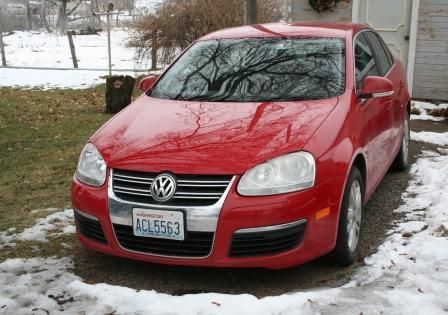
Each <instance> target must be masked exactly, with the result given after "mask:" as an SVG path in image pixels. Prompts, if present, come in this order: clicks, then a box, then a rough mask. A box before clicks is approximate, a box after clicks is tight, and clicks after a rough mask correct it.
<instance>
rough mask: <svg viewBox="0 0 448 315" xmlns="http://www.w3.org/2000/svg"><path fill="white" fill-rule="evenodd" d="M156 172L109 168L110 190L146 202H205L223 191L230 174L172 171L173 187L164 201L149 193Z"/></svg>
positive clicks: (210, 201) (198, 204) (208, 201)
mask: <svg viewBox="0 0 448 315" xmlns="http://www.w3.org/2000/svg"><path fill="white" fill-rule="evenodd" d="M158 175H159V174H158V173H147V172H137V171H125V170H113V172H112V190H113V192H114V193H115V195H116V196H117V197H119V198H120V199H122V200H124V201H128V202H135V203H138V204H148V205H169V206H180V207H182V206H209V205H213V204H215V203H217V202H218V200H219V199H220V198H221V196H222V195H223V193H224V192H225V191H226V189H227V187H228V185H229V183H230V181H231V180H232V176H228V175H179V174H174V177H175V178H176V183H177V191H176V193H175V194H174V196H173V197H172V198H171V199H170V200H168V201H166V202H157V201H155V200H154V199H153V198H152V197H151V191H150V188H151V183H152V182H153V181H154V178H156V177H157V176H158Z"/></svg>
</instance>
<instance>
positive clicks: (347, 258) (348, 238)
mask: <svg viewBox="0 0 448 315" xmlns="http://www.w3.org/2000/svg"><path fill="white" fill-rule="evenodd" d="M363 200H364V183H363V179H362V175H361V172H360V171H359V169H358V168H357V167H356V166H354V167H353V168H352V170H351V171H350V175H349V177H348V180H347V184H346V187H345V190H344V197H343V200H342V205H341V213H340V217H339V227H338V238H337V241H336V247H335V249H334V252H333V254H334V259H335V261H336V262H337V263H338V264H339V265H342V266H348V265H351V264H353V263H354V262H355V260H356V257H357V255H358V247H359V240H360V236H361V223H362V211H363Z"/></svg>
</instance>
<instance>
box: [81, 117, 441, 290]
mask: <svg viewBox="0 0 448 315" xmlns="http://www.w3.org/2000/svg"><path fill="white" fill-rule="evenodd" d="M411 127H412V129H413V130H414V131H421V130H427V131H436V132H443V131H447V130H448V124H447V123H446V122H442V123H433V122H427V121H412V123H411ZM434 148H435V147H434V146H432V145H429V144H423V143H417V142H412V143H411V156H412V163H413V162H414V161H415V159H416V157H418V156H419V155H420V153H421V151H422V150H427V149H434ZM408 180H409V173H408V172H404V173H395V172H389V173H388V174H387V175H386V177H385V178H384V179H383V181H382V183H381V184H380V186H379V187H378V189H377V190H376V192H375V194H374V195H373V197H372V198H371V200H369V202H368V204H367V206H366V208H365V212H364V222H363V229H364V230H363V235H362V241H361V248H360V255H359V259H358V262H357V263H356V264H355V265H354V266H352V267H349V268H343V267H338V266H336V265H335V264H333V263H332V261H331V258H330V257H323V258H320V259H317V260H315V261H312V262H309V263H307V264H304V265H301V266H297V267H293V268H289V269H285V270H265V269H218V268H197V267H175V266H163V265H156V264H148V263H142V262H136V261H131V260H126V259H121V258H115V257H110V256H106V255H103V254H99V253H96V252H93V251H90V250H87V249H84V248H83V247H82V246H81V245H80V244H79V243H76V246H75V248H74V249H73V252H74V253H73V254H74V260H75V272H76V274H78V275H79V276H81V277H83V278H84V279H85V281H87V282H91V283H101V282H106V283H109V284H114V285H121V286H127V287H131V288H135V289H146V290H156V291H157V292H161V293H169V294H174V295H183V294H189V293H200V292H218V293H230V294H242V293H250V294H254V295H256V296H258V297H263V296H268V295H278V294H282V293H287V292H292V291H298V290H306V289H309V288H316V287H336V286H339V285H341V284H343V283H345V282H346V281H348V280H349V278H350V275H352V273H353V272H354V271H355V270H356V269H357V268H359V267H360V266H362V265H363V259H364V258H365V257H366V256H369V255H371V254H372V253H374V252H375V251H376V249H377V247H378V246H379V245H380V244H381V243H382V241H383V239H384V238H385V236H386V233H387V231H388V230H389V229H390V227H391V224H392V221H393V220H395V219H399V218H400V215H399V214H394V213H393V210H394V209H396V208H397V207H398V206H399V205H400V203H401V195H402V193H403V192H404V191H405V189H406V186H407V183H408Z"/></svg>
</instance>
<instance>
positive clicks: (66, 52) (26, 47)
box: [4, 28, 150, 69]
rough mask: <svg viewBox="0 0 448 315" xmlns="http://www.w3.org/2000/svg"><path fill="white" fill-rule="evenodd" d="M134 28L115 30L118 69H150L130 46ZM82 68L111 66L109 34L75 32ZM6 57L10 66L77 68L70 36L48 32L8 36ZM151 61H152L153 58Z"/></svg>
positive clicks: (114, 54)
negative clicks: (109, 64) (137, 60)
mask: <svg viewBox="0 0 448 315" xmlns="http://www.w3.org/2000/svg"><path fill="white" fill-rule="evenodd" d="M129 36H130V30H128V29H124V28H114V29H112V31H111V47H112V67H115V68H118V69H135V68H138V69H146V68H148V67H149V65H150V63H144V64H141V65H140V64H137V63H136V62H135V60H136V59H135V57H136V50H135V48H132V47H127V43H128V41H129ZM73 41H74V43H75V50H76V56H77V59H78V66H79V68H92V69H107V68H108V56H107V33H106V32H105V31H103V32H101V33H99V35H75V36H74V37H73ZM4 42H5V45H6V47H5V50H6V60H7V62H8V65H9V66H27V67H55V68H73V61H72V58H71V54H70V48H69V44H68V39H67V36H66V35H62V34H60V33H57V32H54V33H47V32H46V31H40V32H37V31H16V32H14V34H13V35H10V36H6V37H4ZM149 62H150V61H149Z"/></svg>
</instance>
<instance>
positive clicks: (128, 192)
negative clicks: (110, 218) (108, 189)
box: [114, 189, 151, 197]
mask: <svg viewBox="0 0 448 315" xmlns="http://www.w3.org/2000/svg"><path fill="white" fill-rule="evenodd" d="M114 191H115V192H116V193H122V194H129V195H135V196H146V197H151V193H146V194H145V193H138V192H134V191H125V190H118V189H115V190H114Z"/></svg>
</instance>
